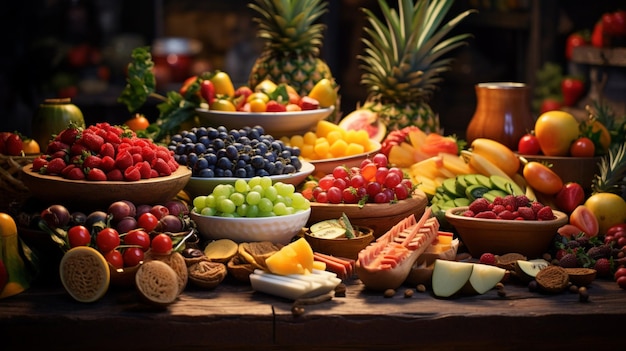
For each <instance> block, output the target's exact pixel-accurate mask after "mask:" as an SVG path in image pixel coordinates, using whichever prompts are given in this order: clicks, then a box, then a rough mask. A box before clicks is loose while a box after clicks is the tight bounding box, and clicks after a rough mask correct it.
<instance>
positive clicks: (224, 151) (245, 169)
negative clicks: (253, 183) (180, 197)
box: [168, 126, 302, 178]
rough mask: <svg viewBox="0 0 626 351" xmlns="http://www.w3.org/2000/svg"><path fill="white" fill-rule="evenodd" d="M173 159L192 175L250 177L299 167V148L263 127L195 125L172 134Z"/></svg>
mask: <svg viewBox="0 0 626 351" xmlns="http://www.w3.org/2000/svg"><path fill="white" fill-rule="evenodd" d="M168 148H169V150H171V151H173V152H174V159H175V160H176V161H177V162H178V163H179V164H180V165H183V166H188V167H189V168H191V170H192V175H193V176H194V177H202V178H215V177H235V178H252V177H265V176H272V175H280V174H290V173H295V172H297V171H299V170H300V168H301V167H302V163H301V162H300V159H299V156H300V149H298V148H295V147H290V146H287V145H285V143H284V142H282V141H281V140H275V139H274V138H273V137H272V136H271V135H267V134H265V131H264V129H263V127H260V126H256V127H245V128H241V129H231V130H230V131H229V130H228V129H226V127H224V126H220V127H217V128H213V127H197V128H192V129H191V130H189V131H183V132H181V133H180V134H176V135H173V136H172V138H171V141H170V143H169V145H168Z"/></svg>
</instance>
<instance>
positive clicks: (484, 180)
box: [476, 174, 493, 189]
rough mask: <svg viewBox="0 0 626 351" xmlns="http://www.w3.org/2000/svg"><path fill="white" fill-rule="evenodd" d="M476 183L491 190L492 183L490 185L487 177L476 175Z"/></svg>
mask: <svg viewBox="0 0 626 351" xmlns="http://www.w3.org/2000/svg"><path fill="white" fill-rule="evenodd" d="M476 181H477V182H478V183H477V184H480V185H482V186H484V187H486V188H489V189H493V183H491V179H489V177H487V176H486V175H482V174H477V175H476Z"/></svg>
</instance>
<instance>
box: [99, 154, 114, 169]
mask: <svg viewBox="0 0 626 351" xmlns="http://www.w3.org/2000/svg"><path fill="white" fill-rule="evenodd" d="M100 168H102V170H103V171H105V172H108V171H110V170H112V169H114V168H115V160H114V159H113V158H112V157H111V156H104V157H102V159H101V162H100Z"/></svg>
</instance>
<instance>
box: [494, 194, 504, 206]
mask: <svg viewBox="0 0 626 351" xmlns="http://www.w3.org/2000/svg"><path fill="white" fill-rule="evenodd" d="M491 203H492V204H493V205H494V206H496V205H504V198H503V197H502V196H496V197H495V198H494V199H493V201H492V202H491Z"/></svg>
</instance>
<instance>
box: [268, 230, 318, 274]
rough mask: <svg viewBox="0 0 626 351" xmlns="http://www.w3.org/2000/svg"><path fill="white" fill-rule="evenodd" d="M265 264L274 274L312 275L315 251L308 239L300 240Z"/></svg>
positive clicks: (280, 251) (272, 256)
mask: <svg viewBox="0 0 626 351" xmlns="http://www.w3.org/2000/svg"><path fill="white" fill-rule="evenodd" d="M265 264H266V265H267V268H268V269H269V270H270V272H271V273H274V274H279V275H289V274H310V273H311V272H312V271H313V249H311V245H309V243H308V242H307V241H306V239H304V238H300V239H298V240H296V241H294V242H292V243H290V244H288V245H286V246H284V247H283V248H281V249H280V250H279V251H277V252H276V253H274V254H273V255H271V256H270V257H268V258H267V259H266V260H265Z"/></svg>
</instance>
